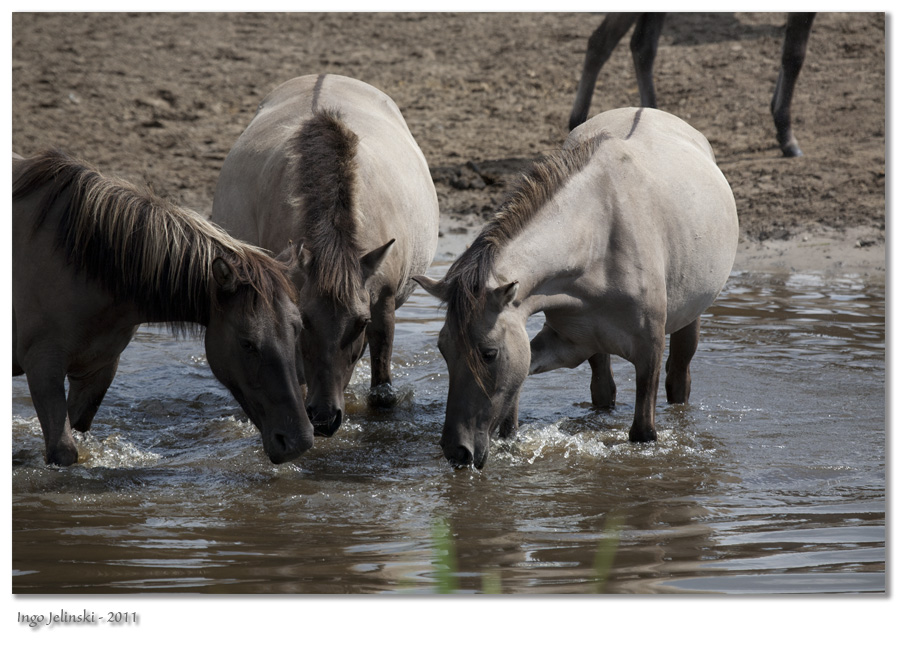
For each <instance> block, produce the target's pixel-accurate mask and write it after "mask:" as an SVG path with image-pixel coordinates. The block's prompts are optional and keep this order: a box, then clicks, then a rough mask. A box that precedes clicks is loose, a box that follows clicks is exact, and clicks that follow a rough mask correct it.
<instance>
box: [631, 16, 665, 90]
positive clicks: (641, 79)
mask: <svg viewBox="0 0 900 646" xmlns="http://www.w3.org/2000/svg"><path fill="white" fill-rule="evenodd" d="M665 18H666V14H664V13H645V14H642V15H641V17H640V18H638V20H637V23H636V24H635V26H634V34H632V36H631V57H632V59H633V60H634V72H635V76H636V77H637V82H638V90H639V92H640V95H641V106H642V107H645V108H655V107H656V88H655V87H654V86H653V62H654V61H655V60H656V50H657V49H658V47H659V35H660V34H661V33H662V28H663V23H664V22H665Z"/></svg>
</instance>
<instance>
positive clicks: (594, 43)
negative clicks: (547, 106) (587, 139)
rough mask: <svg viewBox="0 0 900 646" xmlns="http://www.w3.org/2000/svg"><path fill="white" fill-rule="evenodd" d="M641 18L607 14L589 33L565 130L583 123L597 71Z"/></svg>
mask: <svg viewBox="0 0 900 646" xmlns="http://www.w3.org/2000/svg"><path fill="white" fill-rule="evenodd" d="M641 15H642V14H639V13H611V14H608V15H607V16H606V18H604V19H603V22H602V23H600V26H599V27H597V29H596V30H595V31H594V33H593V34H591V37H590V38H589V39H588V46H587V52H585V55H584V69H583V70H582V72H581V80H580V81H579V82H578V91H577V92H576V94H575V105H573V106H572V113H571V115H570V116H569V130H573V129H575V128H577V127H578V126H580V125H581V124H582V123H584V122H585V121H587V115H588V110H590V108H591V98H592V97H593V95H594V86H595V85H596V84H597V75H598V74H600V68H602V67H603V65H604V64H605V63H606V61H607V60H609V57H610V54H612V52H613V50H614V49H615V48H616V45H618V44H619V41H620V40H622V37H623V36H624V35H625V34H626V33H627V32H628V30H629V29H631V26H632V25H633V24H634V23H635V21H636V20H637V19H638V18H639V17H640V16H641Z"/></svg>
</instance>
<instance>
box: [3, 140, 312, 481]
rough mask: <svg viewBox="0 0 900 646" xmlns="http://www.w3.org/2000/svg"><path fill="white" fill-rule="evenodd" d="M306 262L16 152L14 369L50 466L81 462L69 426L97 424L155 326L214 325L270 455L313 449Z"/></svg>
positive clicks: (220, 363) (227, 366) (221, 368)
mask: <svg viewBox="0 0 900 646" xmlns="http://www.w3.org/2000/svg"><path fill="white" fill-rule="evenodd" d="M296 256H297V254H296V252H295V251H294V250H291V251H290V252H288V253H286V254H285V255H284V257H283V258H280V259H274V258H271V257H270V256H268V255H267V254H266V253H264V252H263V251H262V250H260V249H257V248H254V247H252V246H250V245H247V244H244V243H242V242H239V241H237V240H233V239H232V238H230V237H229V236H228V235H227V234H225V232H223V231H222V230H221V229H219V228H218V227H216V226H214V225H212V224H210V223H209V222H208V221H206V220H204V219H202V218H201V217H200V216H199V215H196V214H194V213H191V212H188V211H185V210H182V209H179V208H177V207H175V206H173V205H171V204H169V203H167V202H165V201H163V200H161V199H160V198H158V197H156V196H154V195H153V194H151V193H150V192H149V191H146V190H143V189H139V188H136V187H134V186H132V185H131V184H128V183H126V182H122V181H119V180H115V179H111V178H107V177H104V176H103V175H101V174H100V173H99V172H97V171H96V170H95V169H93V168H91V167H89V166H88V165H86V164H84V163H82V162H79V161H77V160H75V159H73V158H71V157H69V156H68V155H66V154H64V153H62V152H59V151H55V150H51V151H47V152H43V153H41V154H39V155H37V156H35V157H32V158H29V159H23V158H21V157H19V156H18V155H13V375H20V374H23V373H24V374H25V375H26V377H27V379H28V387H29V390H30V391H31V396H32V400H33V402H34V407H35V410H36V412H37V415H38V419H39V420H40V423H41V428H42V430H43V434H44V442H45V445H46V455H45V458H46V460H47V462H48V463H54V464H59V465H63V466H67V465H70V464H73V463H75V462H76V461H77V460H78V451H77V448H76V446H75V442H74V439H73V437H72V433H71V429H73V428H74V429H76V430H78V431H87V430H88V429H89V428H90V425H91V422H92V421H93V418H94V415H95V413H96V412H97V409H98V408H99V406H100V403H101V401H102V400H103V397H104V395H105V394H106V391H107V389H108V388H109V386H110V384H111V383H112V380H113V378H114V376H115V374H116V370H117V367H118V363H119V355H120V354H121V353H122V351H123V350H124V349H125V347H126V346H127V345H128V343H129V342H130V341H131V338H132V336H133V335H134V332H135V331H136V329H137V327H138V326H139V325H140V324H141V323H148V322H160V323H168V324H169V326H170V328H171V329H172V330H173V331H175V332H188V331H199V330H201V329H203V328H205V331H206V334H205V344H206V355H207V360H208V362H209V366H210V368H211V369H212V371H213V373H214V374H215V376H216V378H218V379H219V381H221V382H222V383H223V384H224V385H225V386H227V387H228V389H229V390H230V391H231V393H232V394H233V395H234V397H235V399H237V401H238V402H239V403H240V405H241V406H242V408H243V409H244V411H245V412H246V413H247V415H248V417H249V418H250V420H251V421H252V422H253V424H255V425H256V427H257V428H258V429H259V431H260V433H261V434H262V440H263V447H264V448H265V451H266V454H267V455H268V456H269V458H270V459H271V461H272V462H275V463H280V462H285V461H287V460H292V459H294V458H296V457H297V456H299V455H300V454H301V453H303V452H304V451H305V450H307V449H308V448H310V447H311V446H312V442H313V429H312V425H311V424H310V422H309V418H308V417H307V414H306V408H305V406H304V401H303V397H302V392H301V389H300V381H301V380H302V374H300V371H301V370H302V366H301V364H300V360H299V357H298V354H299V352H298V347H299V346H298V344H299V340H298V335H299V334H300V328H301V319H300V312H299V310H298V307H297V304H296V293H295V290H294V287H293V284H292V283H291V280H290V273H291V271H292V270H293V269H295V268H296V264H297V257H296ZM66 378H68V381H69V389H68V397H67V395H66V387H65V381H66Z"/></svg>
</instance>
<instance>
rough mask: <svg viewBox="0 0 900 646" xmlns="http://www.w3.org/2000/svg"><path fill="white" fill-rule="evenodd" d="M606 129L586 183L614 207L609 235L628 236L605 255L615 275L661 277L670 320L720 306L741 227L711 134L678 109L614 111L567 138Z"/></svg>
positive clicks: (671, 324) (608, 210) (607, 211)
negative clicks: (708, 136) (621, 250)
mask: <svg viewBox="0 0 900 646" xmlns="http://www.w3.org/2000/svg"><path fill="white" fill-rule="evenodd" d="M601 132H606V133H608V136H609V139H608V140H607V141H605V142H604V143H603V144H602V145H601V146H599V147H598V150H597V153H596V154H595V156H594V158H593V159H592V161H591V166H590V169H589V170H588V172H587V176H588V178H590V181H589V184H590V186H589V187H586V190H588V191H591V193H592V196H593V197H592V198H591V199H590V201H592V202H593V203H594V204H599V205H605V206H603V207H595V209H596V208H599V210H600V211H601V213H599V214H598V217H599V218H600V219H601V220H602V221H603V222H604V223H605V225H604V226H605V227H607V232H606V235H607V240H610V239H616V240H620V241H622V243H621V246H623V247H624V248H625V249H626V250H627V252H626V253H624V254H617V253H615V252H614V251H615V250H612V252H610V253H607V254H605V255H604V256H603V257H600V258H598V262H599V263H601V265H603V266H604V270H605V271H607V272H609V271H612V272H613V273H614V274H615V275H619V276H622V275H626V276H628V278H630V279H632V280H634V279H636V274H635V272H636V271H639V272H640V273H641V274H642V275H645V276H646V278H645V279H644V280H648V281H655V285H653V287H654V288H655V289H658V290H660V291H663V290H664V292H665V303H666V309H667V314H666V320H667V326H666V327H667V328H671V329H670V330H669V331H674V330H677V329H679V328H680V327H682V326H683V325H686V324H687V323H689V322H690V321H691V320H693V319H694V318H696V316H699V313H701V312H702V311H703V310H705V309H706V307H708V306H709V305H710V304H711V303H712V301H713V300H714V299H715V297H716V296H717V295H718V293H719V291H720V290H721V289H722V287H723V286H724V284H725V281H726V280H727V278H728V275H729V273H730V271H731V268H732V265H733V262H734V256H735V253H736V249H737V242H738V234H739V232H738V219H737V211H736V207H735V202H734V196H733V194H732V191H731V188H730V186H729V185H728V181H727V180H726V179H725V177H724V175H723V174H722V172H721V171H720V170H719V168H718V166H717V165H716V163H715V155H714V153H713V151H712V147H711V146H710V145H709V142H708V141H707V140H706V138H705V137H704V136H703V135H702V134H700V133H699V132H698V131H697V130H695V129H694V128H692V127H691V126H690V125H688V124H687V123H685V122H684V121H682V120H681V119H679V118H677V117H675V116H673V115H670V114H668V113H665V112H662V111H659V110H653V109H631V108H627V109H621V110H613V111H610V112H608V113H604V114H601V115H598V116H597V117H595V118H594V119H591V120H590V121H588V122H586V123H585V124H584V125H583V126H581V127H579V128H577V129H576V130H575V131H573V132H572V134H571V135H570V139H569V141H567V145H575V144H577V142H578V141H579V140H583V139H584V138H589V137H595V136H598V135H599V134H600V133H601ZM610 204H612V205H614V206H612V207H610V206H609V205H610ZM607 248H608V249H609V248H610V247H607ZM642 289H647V286H646V285H644V286H643V287H642Z"/></svg>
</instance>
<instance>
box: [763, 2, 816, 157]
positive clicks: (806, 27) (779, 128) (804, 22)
mask: <svg viewBox="0 0 900 646" xmlns="http://www.w3.org/2000/svg"><path fill="white" fill-rule="evenodd" d="M815 17H816V14H814V13H790V14H788V19H787V29H786V30H785V32H784V45H783V47H782V49H781V71H779V72H778V82H777V83H776V84H775V94H773V95H772V104H771V106H770V107H771V110H772V118H773V119H774V120H775V132H776V136H777V137H778V145H779V146H781V152H782V153H783V154H784V156H785V157H800V156H801V155H802V154H803V152H802V151H801V150H800V146H799V145H798V144H797V138H796V137H794V131H793V130H792V128H791V99H792V98H793V97H794V85H795V84H796V83H797V77H798V76H800V68H802V67H803V60H804V59H805V58H806V43H807V42H808V41H809V32H810V30H811V29H812V23H813V18H815Z"/></svg>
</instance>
